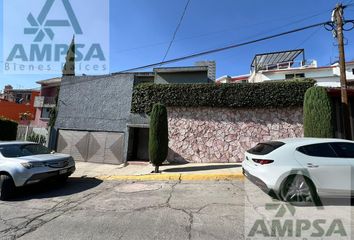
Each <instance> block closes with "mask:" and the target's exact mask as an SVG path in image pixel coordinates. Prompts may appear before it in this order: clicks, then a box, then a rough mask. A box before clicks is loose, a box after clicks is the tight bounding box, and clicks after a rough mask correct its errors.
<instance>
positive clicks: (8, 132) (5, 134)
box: [0, 117, 18, 141]
mask: <svg viewBox="0 0 354 240" xmlns="http://www.w3.org/2000/svg"><path fill="white" fill-rule="evenodd" d="M17 126H18V123H17V122H14V121H12V120H9V119H7V118H4V117H0V141H12V140H16V138H17Z"/></svg>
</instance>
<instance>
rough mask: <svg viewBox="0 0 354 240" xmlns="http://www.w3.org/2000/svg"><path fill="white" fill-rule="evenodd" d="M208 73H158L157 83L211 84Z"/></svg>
mask: <svg viewBox="0 0 354 240" xmlns="http://www.w3.org/2000/svg"><path fill="white" fill-rule="evenodd" d="M209 82H210V81H209V78H208V72H207V71H204V72H179V73H178V74H176V73H173V72H172V73H156V76H155V83H158V84H171V83H209Z"/></svg>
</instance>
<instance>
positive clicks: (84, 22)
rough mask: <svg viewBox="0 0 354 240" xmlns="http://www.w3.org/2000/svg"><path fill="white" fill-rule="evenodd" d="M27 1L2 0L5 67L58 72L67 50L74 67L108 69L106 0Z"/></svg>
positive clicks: (7, 70)
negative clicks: (70, 53) (73, 60)
mask: <svg viewBox="0 0 354 240" xmlns="http://www.w3.org/2000/svg"><path fill="white" fill-rule="evenodd" d="M29 2H31V4H26V5H25V4H23V2H22V1H21V0H4V59H5V60H6V62H5V63H4V72H5V73H24V74H29V73H34V74H38V73H39V74H43V73H53V74H54V73H61V72H62V70H63V67H64V66H65V57H66V56H67V54H68V52H69V51H72V54H74V57H75V63H76V67H75V70H76V73H86V74H101V73H107V72H109V70H108V62H107V61H108V59H109V0H86V1H85V2H84V4H83V2H82V1H81V0H72V1H69V0H46V1H43V0H29ZM15 10H16V13H17V12H18V10H20V14H18V13H17V14H14V12H13V11H15ZM11 12H13V13H12V14H11ZM26 12H27V14H26ZM93 13H94V15H93ZM14 16H17V17H16V18H15V17H14ZM21 16H23V18H21ZM19 17H20V18H21V20H19V19H18V18H19ZM73 36H75V41H74V40H72V38H73Z"/></svg>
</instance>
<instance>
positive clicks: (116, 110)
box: [55, 74, 134, 157]
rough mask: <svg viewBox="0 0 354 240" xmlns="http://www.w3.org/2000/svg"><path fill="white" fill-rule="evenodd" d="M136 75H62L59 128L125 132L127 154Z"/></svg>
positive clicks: (57, 127)
mask: <svg viewBox="0 0 354 240" xmlns="http://www.w3.org/2000/svg"><path fill="white" fill-rule="evenodd" d="M133 84H134V75H132V74H119V75H107V76H98V77H97V76H96V77H92V76H91V77H90V76H83V77H65V78H63V81H62V84H61V88H60V94H59V113H58V117H57V121H56V126H55V128H56V129H68V130H84V131H101V132H121V133H124V156H125V157H126V155H127V154H126V151H127V145H128V144H127V141H128V128H127V123H128V121H129V119H130V110H131V101H132V91H133Z"/></svg>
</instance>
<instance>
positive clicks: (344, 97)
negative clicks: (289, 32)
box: [332, 4, 352, 140]
mask: <svg viewBox="0 0 354 240" xmlns="http://www.w3.org/2000/svg"><path fill="white" fill-rule="evenodd" d="M343 16H344V7H343V5H342V4H337V6H336V8H335V9H334V10H333V14H332V21H333V22H334V24H335V27H334V37H335V38H337V40H338V50H339V68H340V86H341V103H342V104H341V106H342V125H343V130H344V131H343V134H344V137H345V138H346V139H349V140H351V139H352V131H351V123H350V114H349V113H350V110H349V101H348V87H347V74H346V66H345V52H344V30H343V26H344V17H343Z"/></svg>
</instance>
